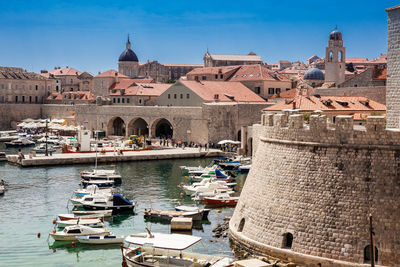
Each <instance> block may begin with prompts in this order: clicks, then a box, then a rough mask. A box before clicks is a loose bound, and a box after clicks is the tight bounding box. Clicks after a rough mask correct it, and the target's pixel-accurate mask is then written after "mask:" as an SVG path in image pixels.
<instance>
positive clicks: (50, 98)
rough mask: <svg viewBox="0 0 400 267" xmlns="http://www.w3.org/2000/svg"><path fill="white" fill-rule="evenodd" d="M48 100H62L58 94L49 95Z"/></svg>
mask: <svg viewBox="0 0 400 267" xmlns="http://www.w3.org/2000/svg"><path fill="white" fill-rule="evenodd" d="M46 99H48V100H62V95H61V94H60V93H51V94H50V95H49V96H48V97H46Z"/></svg>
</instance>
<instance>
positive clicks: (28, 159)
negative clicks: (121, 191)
mask: <svg viewBox="0 0 400 267" xmlns="http://www.w3.org/2000/svg"><path fill="white" fill-rule="evenodd" d="M223 154H224V152H222V151H221V150H218V149H209V150H208V151H199V149H198V148H190V147H189V148H185V149H182V148H168V149H157V150H156V149H154V150H143V151H126V152H123V154H122V155H119V154H118V153H116V152H107V153H97V162H99V163H108V162H110V163H112V162H113V163H115V162H122V161H143V160H163V159H186V158H202V157H218V156H221V155H223ZM7 161H8V162H9V163H13V164H17V165H19V166H21V167H36V166H51V165H73V164H88V163H89V164H91V163H95V161H96V153H65V154H53V155H52V156H45V155H40V154H37V155H36V156H33V155H32V154H30V155H25V159H23V160H21V161H18V155H8V156H7Z"/></svg>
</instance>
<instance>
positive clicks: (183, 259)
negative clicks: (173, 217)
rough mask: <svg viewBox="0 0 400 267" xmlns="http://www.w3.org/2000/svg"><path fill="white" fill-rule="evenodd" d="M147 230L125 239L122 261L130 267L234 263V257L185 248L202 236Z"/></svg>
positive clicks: (203, 265) (201, 266)
mask: <svg viewBox="0 0 400 267" xmlns="http://www.w3.org/2000/svg"><path fill="white" fill-rule="evenodd" d="M147 231H148V232H147V233H140V234H136V235H130V236H128V237H127V238H125V242H126V243H127V246H121V250H122V258H123V261H124V262H125V263H126V264H127V266H129V267H137V266H146V267H153V266H170V267H177V266H196V267H206V266H209V267H216V266H219V267H226V266H232V262H233V259H229V260H227V259H226V258H225V257H221V256H216V255H205V254H198V253H188V252H185V251H184V250H186V249H188V248H190V247H192V246H193V245H195V244H197V243H199V242H200V241H201V237H197V236H191V235H182V234H163V233H151V232H150V231H149V230H147ZM223 262H224V263H223ZM221 263H223V264H221Z"/></svg>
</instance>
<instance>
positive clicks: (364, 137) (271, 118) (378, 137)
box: [261, 111, 400, 146]
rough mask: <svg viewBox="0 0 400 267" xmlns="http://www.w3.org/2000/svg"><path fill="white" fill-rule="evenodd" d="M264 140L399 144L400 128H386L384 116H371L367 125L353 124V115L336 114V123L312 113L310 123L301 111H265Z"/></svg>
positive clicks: (345, 143)
mask: <svg viewBox="0 0 400 267" xmlns="http://www.w3.org/2000/svg"><path fill="white" fill-rule="evenodd" d="M261 121H262V125H263V126H264V129H263V133H262V135H261V140H264V141H265V139H269V140H271V139H275V140H280V141H293V142H299V143H304V144H306V143H310V145H312V144H313V143H318V144H326V145H362V146H370V145H374V146H378V145H379V146H397V145H398V146H400V129H386V120H385V117H383V116H369V117H368V118H367V120H366V125H365V126H354V121H353V116H351V115H339V116H336V122H335V124H330V123H328V120H327V117H326V116H325V115H311V116H310V121H309V123H308V124H306V123H305V122H304V118H303V115H302V114H299V113H297V114H296V112H289V111H284V112H282V113H275V114H272V113H266V114H263V115H262V118H261Z"/></svg>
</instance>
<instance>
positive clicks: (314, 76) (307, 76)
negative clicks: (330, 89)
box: [304, 68, 325, 81]
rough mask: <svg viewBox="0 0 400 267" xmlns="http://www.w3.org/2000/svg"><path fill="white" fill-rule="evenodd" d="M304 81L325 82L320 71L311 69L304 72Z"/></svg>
mask: <svg viewBox="0 0 400 267" xmlns="http://www.w3.org/2000/svg"><path fill="white" fill-rule="evenodd" d="M304 80H318V81H321V80H325V75H324V73H323V72H322V71H321V70H320V69H317V68H311V69H308V70H307V71H306V73H304Z"/></svg>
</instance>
